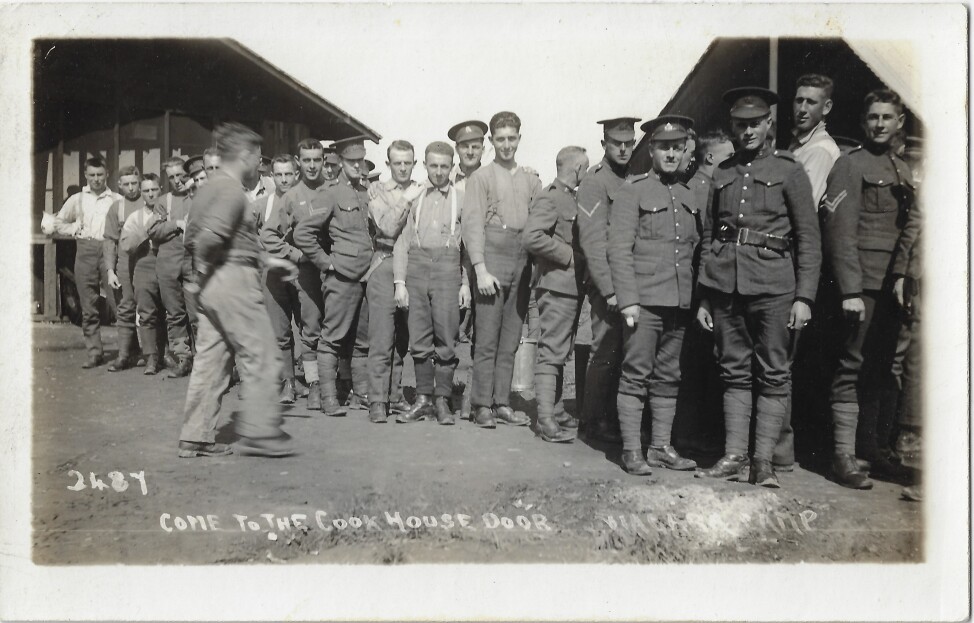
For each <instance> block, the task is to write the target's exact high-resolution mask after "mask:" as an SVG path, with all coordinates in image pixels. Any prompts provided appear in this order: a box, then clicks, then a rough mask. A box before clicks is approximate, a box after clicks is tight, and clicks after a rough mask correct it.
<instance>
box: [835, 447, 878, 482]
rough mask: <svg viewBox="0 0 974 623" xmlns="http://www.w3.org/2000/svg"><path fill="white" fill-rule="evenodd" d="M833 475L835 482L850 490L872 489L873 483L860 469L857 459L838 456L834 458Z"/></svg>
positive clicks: (844, 455)
mask: <svg viewBox="0 0 974 623" xmlns="http://www.w3.org/2000/svg"><path fill="white" fill-rule="evenodd" d="M832 475H833V477H834V478H835V481H836V482H837V483H839V484H840V485H842V486H843V487H847V488H849V489H872V488H873V481H872V480H869V477H868V476H866V474H865V473H864V472H863V471H861V470H860V469H859V465H858V464H857V463H856V457H854V456H852V455H851V454H836V455H835V456H833V457H832Z"/></svg>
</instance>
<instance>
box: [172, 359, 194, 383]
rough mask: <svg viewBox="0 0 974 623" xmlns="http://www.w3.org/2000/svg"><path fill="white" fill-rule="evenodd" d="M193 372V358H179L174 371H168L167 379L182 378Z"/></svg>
mask: <svg viewBox="0 0 974 623" xmlns="http://www.w3.org/2000/svg"><path fill="white" fill-rule="evenodd" d="M192 371H193V358H192V357H180V358H179V363H178V364H177V365H176V369H175V370H170V371H169V375H168V376H169V378H171V379H178V378H182V377H184V376H189V373H190V372H192Z"/></svg>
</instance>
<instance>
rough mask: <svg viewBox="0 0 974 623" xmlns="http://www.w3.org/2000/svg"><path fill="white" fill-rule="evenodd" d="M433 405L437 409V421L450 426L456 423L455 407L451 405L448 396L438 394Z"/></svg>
mask: <svg viewBox="0 0 974 623" xmlns="http://www.w3.org/2000/svg"><path fill="white" fill-rule="evenodd" d="M433 407H434V408H435V409H436V421H437V423H439V424H442V425H444V426H449V425H451V424H455V423H456V419H455V418H454V416H453V409H452V408H451V407H450V399H449V398H447V397H446V396H437V397H436V400H434V401H433Z"/></svg>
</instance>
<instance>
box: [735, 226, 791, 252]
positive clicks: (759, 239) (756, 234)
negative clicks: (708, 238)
mask: <svg viewBox="0 0 974 623" xmlns="http://www.w3.org/2000/svg"><path fill="white" fill-rule="evenodd" d="M717 240H720V241H721V242H733V243H735V244H738V245H741V244H746V245H750V246H753V247H763V248H765V249H771V250H773V251H781V252H785V251H790V250H791V238H787V237H785V236H776V235H774V234H768V233H765V232H763V231H757V230H755V229H749V228H747V227H741V228H740V229H734V228H733V227H731V226H729V225H721V226H720V229H719V230H717Z"/></svg>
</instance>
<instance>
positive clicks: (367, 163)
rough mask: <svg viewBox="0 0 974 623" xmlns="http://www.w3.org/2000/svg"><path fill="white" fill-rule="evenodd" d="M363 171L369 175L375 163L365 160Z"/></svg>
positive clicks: (373, 169)
mask: <svg viewBox="0 0 974 623" xmlns="http://www.w3.org/2000/svg"><path fill="white" fill-rule="evenodd" d="M365 170H366V172H368V173H371V172H372V171H375V163H374V162H372V161H371V160H366V161H365Z"/></svg>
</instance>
